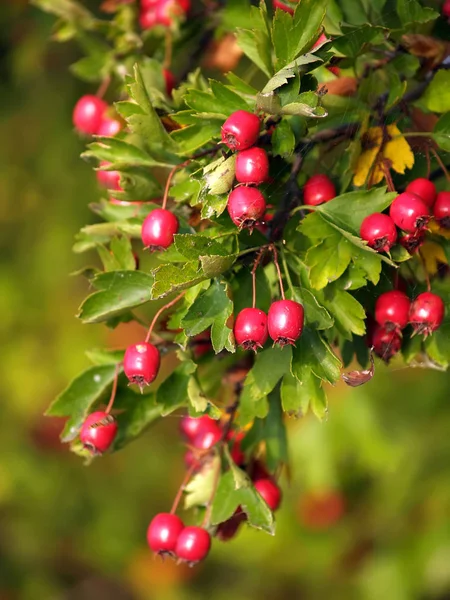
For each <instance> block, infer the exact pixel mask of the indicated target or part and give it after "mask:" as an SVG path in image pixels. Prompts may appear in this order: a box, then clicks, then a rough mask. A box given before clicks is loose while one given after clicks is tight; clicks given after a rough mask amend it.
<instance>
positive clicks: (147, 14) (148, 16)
mask: <svg viewBox="0 0 450 600" xmlns="http://www.w3.org/2000/svg"><path fill="white" fill-rule="evenodd" d="M139 25H140V26H141V29H143V30H144V31H145V30H146V29H152V28H153V27H155V25H158V21H157V19H156V14H155V11H154V10H143V11H142V12H141V13H140V15H139Z"/></svg>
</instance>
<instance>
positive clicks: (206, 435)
mask: <svg viewBox="0 0 450 600" xmlns="http://www.w3.org/2000/svg"><path fill="white" fill-rule="evenodd" d="M221 439H222V430H221V429H220V427H219V426H218V425H216V424H215V423H213V424H212V425H210V426H209V427H208V429H204V430H202V431H200V432H199V433H198V434H197V435H196V436H195V438H194V439H193V440H192V445H193V446H194V448H197V449H198V450H211V448H212V447H213V446H215V445H216V444H217V443H218V442H220V440H221Z"/></svg>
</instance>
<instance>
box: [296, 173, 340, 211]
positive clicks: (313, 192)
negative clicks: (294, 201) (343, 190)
mask: <svg viewBox="0 0 450 600" xmlns="http://www.w3.org/2000/svg"><path fill="white" fill-rule="evenodd" d="M335 197H336V188H335V187H334V184H333V182H332V181H331V179H329V178H328V177H327V176H326V175H323V174H320V173H319V174H318V175H313V176H312V177H311V178H310V179H308V181H307V182H306V183H305V186H304V188H303V202H304V204H307V205H308V206H318V205H319V204H323V203H324V202H328V201H329V200H332V199H333V198H335Z"/></svg>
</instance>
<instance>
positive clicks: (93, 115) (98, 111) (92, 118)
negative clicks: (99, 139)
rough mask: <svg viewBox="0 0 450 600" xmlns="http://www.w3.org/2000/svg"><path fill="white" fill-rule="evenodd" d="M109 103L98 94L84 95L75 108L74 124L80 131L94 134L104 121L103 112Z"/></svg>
mask: <svg viewBox="0 0 450 600" xmlns="http://www.w3.org/2000/svg"><path fill="white" fill-rule="evenodd" d="M107 108H108V105H107V104H106V102H105V101H104V100H102V99H101V98H97V96H90V95H87V96H82V97H81V98H80V99H79V100H78V102H77V103H76V104H75V108H74V110H73V115H72V118H73V124H74V126H75V129H77V131H79V132H80V133H86V134H88V135H94V134H96V133H97V132H98V128H99V127H100V124H101V122H102V118H103V113H104V112H105V110H106V109H107Z"/></svg>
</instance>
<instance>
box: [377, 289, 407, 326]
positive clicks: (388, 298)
mask: <svg viewBox="0 0 450 600" xmlns="http://www.w3.org/2000/svg"><path fill="white" fill-rule="evenodd" d="M410 306H411V302H410V300H409V298H408V296H407V295H406V294H404V293H403V292H400V291H398V290H392V291H390V292H385V293H384V294H381V296H379V297H378V298H377V302H376V304H375V321H376V322H377V323H378V324H379V325H381V326H382V327H385V328H386V330H387V331H392V330H393V329H404V328H405V327H406V326H407V325H408V322H409V309H410Z"/></svg>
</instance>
